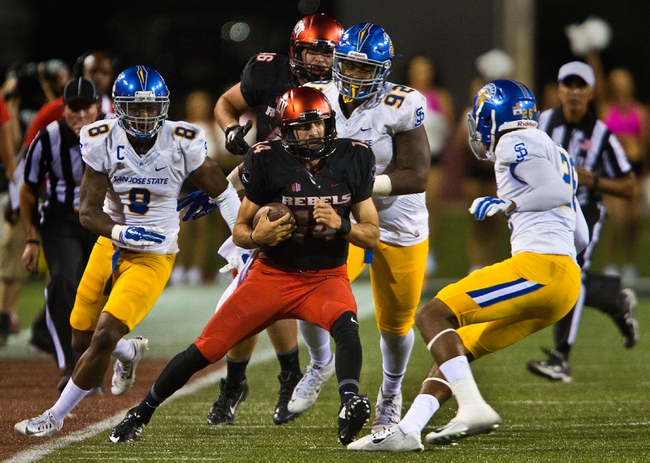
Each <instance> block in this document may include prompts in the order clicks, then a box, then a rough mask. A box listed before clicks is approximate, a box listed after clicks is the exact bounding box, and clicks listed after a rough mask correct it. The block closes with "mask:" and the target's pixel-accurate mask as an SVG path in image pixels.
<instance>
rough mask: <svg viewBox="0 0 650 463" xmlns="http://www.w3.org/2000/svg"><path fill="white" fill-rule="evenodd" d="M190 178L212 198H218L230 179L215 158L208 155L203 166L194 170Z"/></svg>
mask: <svg viewBox="0 0 650 463" xmlns="http://www.w3.org/2000/svg"><path fill="white" fill-rule="evenodd" d="M190 180H192V183H194V185H196V186H197V187H199V188H200V189H201V190H202V191H203V192H204V193H205V194H206V195H208V196H209V197H211V198H216V197H217V196H219V195H220V194H221V193H223V192H224V191H225V190H226V188H227V187H228V179H227V178H226V176H225V175H224V173H223V170H221V167H220V166H219V164H217V162H216V161H215V160H214V159H212V158H209V157H206V158H205V160H204V161H203V164H201V167H199V168H198V169H196V170H195V171H194V173H193V174H192V176H191V177H190Z"/></svg>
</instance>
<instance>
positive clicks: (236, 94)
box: [214, 83, 251, 132]
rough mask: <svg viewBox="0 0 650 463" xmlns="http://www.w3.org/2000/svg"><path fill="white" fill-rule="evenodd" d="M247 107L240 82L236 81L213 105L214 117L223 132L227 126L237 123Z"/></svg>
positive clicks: (248, 107)
mask: <svg viewBox="0 0 650 463" xmlns="http://www.w3.org/2000/svg"><path fill="white" fill-rule="evenodd" d="M249 109H251V108H250V106H248V104H247V103H246V100H244V96H243V95H242V93H241V84H240V83H237V84H235V85H233V86H232V87H230V88H229V89H228V90H227V91H226V92H225V93H224V94H223V95H221V97H219V99H218V100H217V104H216V105H215V107H214V117H215V118H216V119H217V124H219V127H221V129H222V130H223V131H224V132H225V131H226V129H227V128H228V126H231V125H234V124H239V116H241V115H242V114H244V113H245V112H246V111H248V110H249Z"/></svg>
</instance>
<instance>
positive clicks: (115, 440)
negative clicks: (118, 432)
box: [108, 435, 120, 444]
mask: <svg viewBox="0 0 650 463" xmlns="http://www.w3.org/2000/svg"><path fill="white" fill-rule="evenodd" d="M108 438H109V439H110V440H111V442H112V443H114V444H117V443H118V442H119V441H120V438H119V437H115V436H112V435H111V436H108Z"/></svg>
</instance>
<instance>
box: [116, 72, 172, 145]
mask: <svg viewBox="0 0 650 463" xmlns="http://www.w3.org/2000/svg"><path fill="white" fill-rule="evenodd" d="M113 107H114V108H115V114H116V115H117V118H118V119H119V120H120V125H121V126H122V127H123V128H124V130H126V132H127V133H128V134H129V135H132V136H133V137H135V138H137V139H138V140H149V139H151V138H152V137H153V136H154V135H156V133H158V131H159V130H160V128H161V127H162V125H163V123H164V122H165V119H167V112H168V110H169V90H168V89H167V85H166V84H165V81H164V80H163V78H162V76H161V75H160V74H159V73H158V71H156V70H154V69H152V68H150V67H147V66H133V67H130V68H128V69H126V70H124V71H122V73H120V75H119V76H117V79H115V84H113Z"/></svg>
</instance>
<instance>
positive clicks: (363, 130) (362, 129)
mask: <svg viewBox="0 0 650 463" xmlns="http://www.w3.org/2000/svg"><path fill="white" fill-rule="evenodd" d="M370 129H372V127H368V128H367V129H364V128H363V127H361V131H362V132H367V131H368V130H370Z"/></svg>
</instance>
